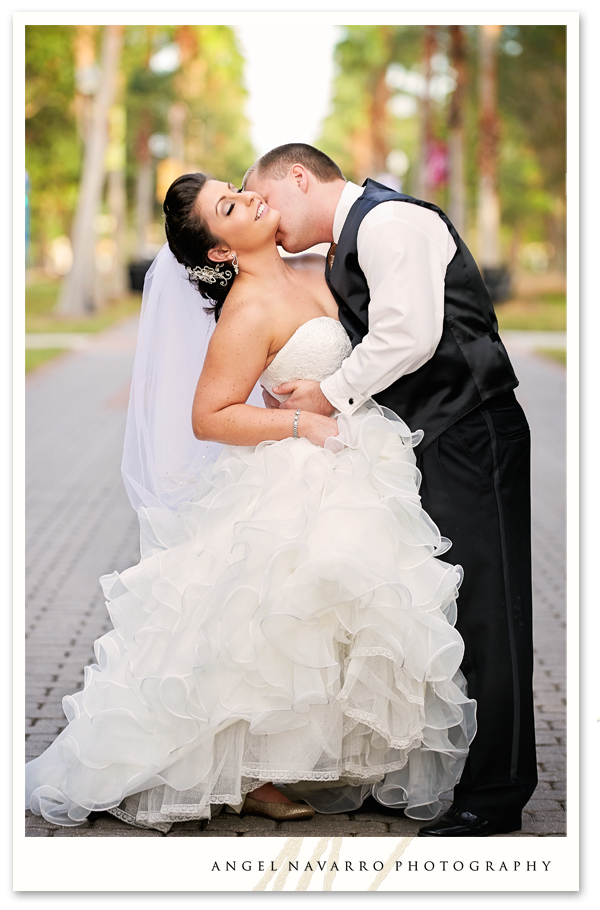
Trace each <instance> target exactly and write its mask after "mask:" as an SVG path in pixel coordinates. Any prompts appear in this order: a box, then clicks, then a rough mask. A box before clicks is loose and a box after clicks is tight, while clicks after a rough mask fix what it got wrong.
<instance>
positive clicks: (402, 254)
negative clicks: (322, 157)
mask: <svg viewBox="0 0 600 910" xmlns="http://www.w3.org/2000/svg"><path fill="white" fill-rule="evenodd" d="M363 192H364V187H362V186H357V185H356V184H355V183H347V184H346V186H345V187H344V189H343V190H342V195H341V197H340V201H339V203H338V206H337V209H336V212H335V218H334V222H333V241H334V243H337V242H338V240H339V238H340V234H341V232H342V228H343V226H344V222H345V221H346V218H347V216H348V212H349V211H350V209H351V207H352V205H353V204H354V202H356V200H357V199H358V198H359V196H361V195H362V193H363ZM357 244H358V263H359V265H360V267H361V269H362V271H363V272H364V274H365V277H366V279H367V282H368V285H369V292H370V296H371V302H370V304H369V332H368V334H367V335H365V337H364V338H363V340H362V341H361V343H360V344H358V345H357V346H356V347H355V348H354V350H353V351H352V354H351V355H350V356H349V357H348V359H347V360H345V361H344V363H343V364H342V366H341V367H340V369H339V370H337V372H335V373H334V374H333V375H332V376H329V377H328V378H327V379H325V380H324V381H323V382H322V383H321V390H322V392H323V394H324V395H325V397H326V398H327V400H328V401H330V402H331V404H332V405H333V406H334V407H335V408H336V409H337V410H338V411H341V412H342V413H343V414H352V413H353V412H354V411H355V410H356V409H357V408H358V407H360V405H361V404H362V403H363V402H364V401H366V400H367V399H368V398H370V397H371V396H372V395H375V394H376V393H377V392H381V390H382V389H387V388H388V386H390V385H391V384H392V383H393V382H395V381H396V379H399V378H400V376H404V375H405V374H406V373H413V372H414V371H415V370H417V369H418V368H419V367H420V366H422V365H423V364H424V363H426V362H427V361H428V360H429V359H430V358H431V357H432V356H433V354H434V352H435V349H436V348H437V346H438V344H439V341H440V338H441V336H442V326H443V318H444V278H445V274H446V268H447V266H448V263H449V262H450V261H451V259H452V257H453V256H454V254H455V252H456V244H455V243H454V240H453V239H452V236H451V234H450V232H449V231H448V228H447V227H446V225H445V223H444V222H443V221H442V219H441V218H440V217H439V215H437V214H436V213H435V212H432V211H431V210H430V209H426V208H423V207H422V206H420V205H414V204H412V203H407V202H398V201H393V202H381V203H380V204H379V205H376V206H375V207H374V208H373V209H371V211H370V212H368V214H367V215H366V216H365V217H364V218H363V220H362V222H361V225H360V228H359V230H358V238H357Z"/></svg>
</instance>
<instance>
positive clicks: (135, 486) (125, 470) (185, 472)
mask: <svg viewBox="0 0 600 910" xmlns="http://www.w3.org/2000/svg"><path fill="white" fill-rule="evenodd" d="M206 305H207V301H205V300H204V299H203V298H202V297H201V296H200V294H199V293H198V291H197V290H196V289H195V288H194V286H193V285H192V284H190V281H189V276H188V274H187V272H186V269H185V267H184V266H183V265H181V264H180V263H179V262H177V260H176V259H175V257H174V256H173V254H172V253H171V251H170V249H169V246H168V244H165V245H164V246H163V248H162V249H161V251H160V252H159V254H158V256H157V257H156V259H155V260H154V262H153V263H152V265H151V266H150V269H149V271H148V273H147V275H146V280H145V282H144V293H143V297H142V311H141V316H140V326H139V331H138V339H137V347H136V353H135V361H134V365H133V378H132V382H131V394H130V397H129V410H128V412H127V426H126V429H125V444H124V449H123V461H122V464H121V472H122V475H123V481H124V483H125V488H126V490H127V494H128V496H129V499H130V501H131V504H132V506H133V508H134V509H135V510H136V511H137V510H138V509H140V508H141V507H145V508H152V507H158V508H167V509H171V510H174V509H176V508H177V506H178V505H179V504H180V503H182V502H185V501H186V500H188V499H190V497H191V496H192V494H193V491H194V489H195V486H196V483H197V480H198V473H199V471H200V470H201V469H202V467H203V465H205V464H208V463H209V462H211V461H214V460H215V459H216V458H217V456H218V454H219V452H220V450H221V445H219V444H218V443H214V442H200V441H198V440H197V439H196V438H195V436H194V434H193V431H192V402H193V399H194V393H195V391H196V385H197V383H198V377H199V376H200V373H201V371H202V365H203V363H204V358H205V356H206V350H207V347H208V342H209V341H210V337H211V335H212V332H213V330H214V327H215V320H214V317H213V316H212V315H209V314H207V313H205V312H204V307H205V306H206ZM249 401H251V402H252V404H254V405H257V406H260V405H262V398H261V396H260V394H259V393H258V391H257V390H255V391H253V392H252V395H251V397H250V399H249Z"/></svg>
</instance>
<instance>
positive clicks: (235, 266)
mask: <svg viewBox="0 0 600 910" xmlns="http://www.w3.org/2000/svg"><path fill="white" fill-rule="evenodd" d="M231 264H232V266H233V271H234V272H235V274H236V275H237V273H238V272H239V268H238V266H239V263H238V258H237V253H234V254H233V259H232V260H231Z"/></svg>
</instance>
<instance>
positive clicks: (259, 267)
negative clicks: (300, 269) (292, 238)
mask: <svg viewBox="0 0 600 910" xmlns="http://www.w3.org/2000/svg"><path fill="white" fill-rule="evenodd" d="M239 265H240V277H241V276H242V275H245V276H246V277H247V279H250V280H253V281H257V280H258V281H261V282H263V283H269V284H271V283H272V282H278V281H284V280H286V278H288V277H289V276H290V273H291V269H290V267H289V266H288V265H286V263H285V259H283V257H282V256H281V254H280V252H279V249H278V248H277V246H276V245H275V244H273V245H272V246H269V247H265V248H264V249H261V250H255V251H253V252H252V253H251V254H247V255H246V256H244V257H243V259H242V258H241V257H240V260H239Z"/></svg>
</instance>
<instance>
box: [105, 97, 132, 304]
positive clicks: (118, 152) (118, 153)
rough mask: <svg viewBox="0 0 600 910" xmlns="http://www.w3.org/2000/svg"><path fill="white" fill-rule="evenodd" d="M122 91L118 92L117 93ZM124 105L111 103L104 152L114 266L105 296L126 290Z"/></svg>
mask: <svg viewBox="0 0 600 910" xmlns="http://www.w3.org/2000/svg"><path fill="white" fill-rule="evenodd" d="M119 94H121V92H119ZM125 118H126V114H125V106H124V105H123V104H114V105H113V106H112V108H111V110H110V116H109V123H110V133H109V135H110V140H109V145H108V148H107V151H106V169H107V187H106V201H107V208H108V211H109V212H110V214H111V215H112V216H113V219H114V230H113V236H112V239H113V241H114V244H115V247H114V249H115V254H114V265H113V268H112V270H111V273H110V277H109V281H108V282H106V285H105V287H106V295H107V297H108V298H109V299H110V298H113V299H114V298H115V297H122V296H123V294H125V293H127V285H128V282H127V189H126V186H125V165H126V150H125V141H126V122H125Z"/></svg>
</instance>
